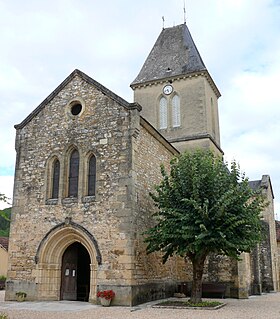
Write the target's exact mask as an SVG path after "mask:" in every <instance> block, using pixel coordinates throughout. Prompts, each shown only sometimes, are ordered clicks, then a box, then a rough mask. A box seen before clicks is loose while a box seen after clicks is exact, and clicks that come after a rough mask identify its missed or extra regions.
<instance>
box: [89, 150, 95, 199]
mask: <svg viewBox="0 0 280 319" xmlns="http://www.w3.org/2000/svg"><path fill="white" fill-rule="evenodd" d="M95 184H96V157H95V156H94V155H91V157H90V159H89V162H88V196H94V195H95Z"/></svg>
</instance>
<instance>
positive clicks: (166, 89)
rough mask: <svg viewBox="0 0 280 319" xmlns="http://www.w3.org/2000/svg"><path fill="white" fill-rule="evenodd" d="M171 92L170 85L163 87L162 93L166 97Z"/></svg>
mask: <svg viewBox="0 0 280 319" xmlns="http://www.w3.org/2000/svg"><path fill="white" fill-rule="evenodd" d="M172 91H173V87H172V85H170V84H167V85H165V87H164V88H163V93H164V94H166V95H168V94H171V93H172Z"/></svg>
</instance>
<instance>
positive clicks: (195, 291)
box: [190, 256, 206, 303]
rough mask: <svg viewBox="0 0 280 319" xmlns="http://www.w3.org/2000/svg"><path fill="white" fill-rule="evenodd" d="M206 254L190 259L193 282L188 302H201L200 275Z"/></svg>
mask: <svg viewBox="0 0 280 319" xmlns="http://www.w3.org/2000/svg"><path fill="white" fill-rule="evenodd" d="M205 259H206V256H201V257H199V258H193V259H192V266H193V282H192V293H191V299H190V302H192V303H198V302H201V296H202V275H203V268H204V262H205Z"/></svg>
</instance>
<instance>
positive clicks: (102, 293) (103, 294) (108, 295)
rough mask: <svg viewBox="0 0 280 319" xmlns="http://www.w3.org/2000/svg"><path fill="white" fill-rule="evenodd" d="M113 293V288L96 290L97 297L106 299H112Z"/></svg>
mask: <svg viewBox="0 0 280 319" xmlns="http://www.w3.org/2000/svg"><path fill="white" fill-rule="evenodd" d="M115 295H116V294H115V293H114V291H113V290H104V291H98V292H97V297H98V298H105V299H107V300H110V299H113V298H114V297H115Z"/></svg>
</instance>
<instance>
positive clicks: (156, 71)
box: [131, 24, 207, 86]
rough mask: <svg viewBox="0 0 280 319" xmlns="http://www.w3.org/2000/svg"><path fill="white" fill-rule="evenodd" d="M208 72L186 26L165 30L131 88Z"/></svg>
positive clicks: (181, 25)
mask: <svg viewBox="0 0 280 319" xmlns="http://www.w3.org/2000/svg"><path fill="white" fill-rule="evenodd" d="M198 71H207V70H206V67H205V65H204V63H203V61H202V58H201V56H200V54H199V52H198V50H197V48H196V45H195V43H194V41H193V39H192V36H191V34H190V31H189V29H188V27H187V25H186V24H180V25H177V26H175V27H172V28H166V29H163V30H162V32H161V33H160V35H159V37H158V39H157V41H156V43H155V45H154V47H153V48H152V51H151V52H150V54H149V56H148V58H147V59H146V61H145V63H144V65H143V67H142V69H141V71H140V73H139V74H138V76H137V77H136V79H135V80H134V81H133V82H132V83H131V86H133V85H136V84H141V83H145V82H147V81H151V80H159V79H163V78H166V77H173V76H178V75H183V74H189V73H193V72H198Z"/></svg>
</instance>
